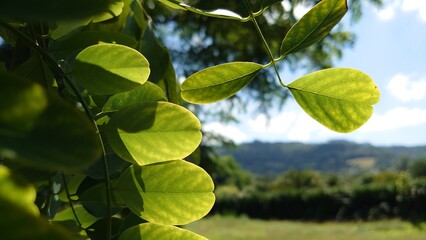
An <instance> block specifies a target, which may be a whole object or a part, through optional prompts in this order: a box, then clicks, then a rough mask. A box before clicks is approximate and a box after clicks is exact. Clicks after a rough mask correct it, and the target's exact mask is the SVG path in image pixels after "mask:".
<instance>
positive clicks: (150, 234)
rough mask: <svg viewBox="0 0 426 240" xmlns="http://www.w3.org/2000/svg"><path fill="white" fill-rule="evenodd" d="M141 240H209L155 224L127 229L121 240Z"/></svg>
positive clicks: (172, 227) (145, 224) (180, 229)
mask: <svg viewBox="0 0 426 240" xmlns="http://www.w3.org/2000/svg"><path fill="white" fill-rule="evenodd" d="M141 239H185V240H207V238H205V237H203V236H201V235H198V234H196V233H193V232H190V231H188V230H185V229H182V228H178V227H175V226H166V225H160V224H155V223H143V224H139V225H137V226H133V227H131V228H128V229H126V231H124V232H123V233H122V234H121V236H120V238H119V240H141Z"/></svg>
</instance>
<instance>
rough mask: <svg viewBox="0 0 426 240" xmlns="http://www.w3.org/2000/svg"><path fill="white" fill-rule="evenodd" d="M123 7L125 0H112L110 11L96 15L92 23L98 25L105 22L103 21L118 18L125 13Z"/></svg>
mask: <svg viewBox="0 0 426 240" xmlns="http://www.w3.org/2000/svg"><path fill="white" fill-rule="evenodd" d="M123 7H124V2H123V0H110V4H109V6H108V9H107V10H106V11H104V12H102V13H98V14H96V15H95V16H94V17H93V19H92V22H94V23H98V22H103V21H106V20H109V19H112V18H115V17H118V16H119V15H120V14H121V12H122V11H123Z"/></svg>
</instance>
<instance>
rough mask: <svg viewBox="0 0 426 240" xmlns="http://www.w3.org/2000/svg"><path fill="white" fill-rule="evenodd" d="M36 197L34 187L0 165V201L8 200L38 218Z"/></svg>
mask: <svg viewBox="0 0 426 240" xmlns="http://www.w3.org/2000/svg"><path fill="white" fill-rule="evenodd" d="M36 195H37V193H36V190H35V188H34V186H33V185H31V184H30V183H29V182H27V181H26V180H25V179H24V178H22V177H20V176H18V175H15V174H12V172H11V171H10V170H9V169H8V168H6V167H4V166H2V165H0V199H7V200H8V201H10V202H13V203H14V204H15V205H16V206H19V207H20V208H21V209H22V210H25V211H26V212H28V213H30V214H31V215H34V216H38V215H39V214H40V213H39V211H38V208H37V206H36V205H35V204H34V201H35V199H36Z"/></svg>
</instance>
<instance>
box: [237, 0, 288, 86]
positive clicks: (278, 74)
mask: <svg viewBox="0 0 426 240" xmlns="http://www.w3.org/2000/svg"><path fill="white" fill-rule="evenodd" d="M244 2H245V4H246V7H247V10H248V12H249V14H250V20H251V21H252V22H253V24H254V27H255V28H256V32H257V34H258V35H259V37H260V38H261V40H262V43H263V46H264V47H265V49H266V51H267V52H268V55H269V58H270V59H271V62H270V63H269V64H267V65H266V66H269V65H271V64H272V65H273V66H274V70H275V73H276V75H277V77H278V80H279V82H280V84H281V86H283V87H287V85H285V84H284V82H283V81H282V79H281V77H280V73H279V71H278V67H277V64H276V60H275V58H274V55H273V54H272V51H271V48H270V47H269V45H268V42H267V41H266V39H265V36H264V35H263V33H262V30H261V29H260V27H259V24H258V23H257V20H256V16H255V15H254V14H253V10H252V9H251V6H250V3H249V1H248V0H244Z"/></svg>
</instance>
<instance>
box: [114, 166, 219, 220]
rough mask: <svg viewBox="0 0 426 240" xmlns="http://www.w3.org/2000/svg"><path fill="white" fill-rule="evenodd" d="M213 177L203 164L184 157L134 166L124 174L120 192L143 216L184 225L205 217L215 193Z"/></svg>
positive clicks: (121, 177)
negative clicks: (189, 160)
mask: <svg viewBox="0 0 426 240" xmlns="http://www.w3.org/2000/svg"><path fill="white" fill-rule="evenodd" d="M213 189H214V185H213V181H212V179H211V178H210V176H209V175H208V174H207V173H206V172H205V171H204V170H203V169H202V168H200V167H198V166H196V165H194V164H192V163H189V162H186V161H182V160H177V161H170V162H164V163H157V164H151V165H146V166H142V167H137V166H131V167H130V168H129V169H127V170H126V171H125V172H123V174H122V175H121V176H120V179H119V180H118V183H117V185H116V191H117V194H118V195H120V196H121V199H123V201H124V202H125V204H126V205H127V206H128V207H129V208H130V210H132V212H133V213H135V214H136V215H138V216H140V217H141V218H143V219H145V220H148V221H150V222H153V223H159V224H170V225H183V224H187V223H190V222H193V221H195V220H198V219H200V218H202V217H204V216H205V215H206V214H207V213H208V212H209V211H210V209H211V208H212V206H213V204H214V201H215V196H214V194H213Z"/></svg>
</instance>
